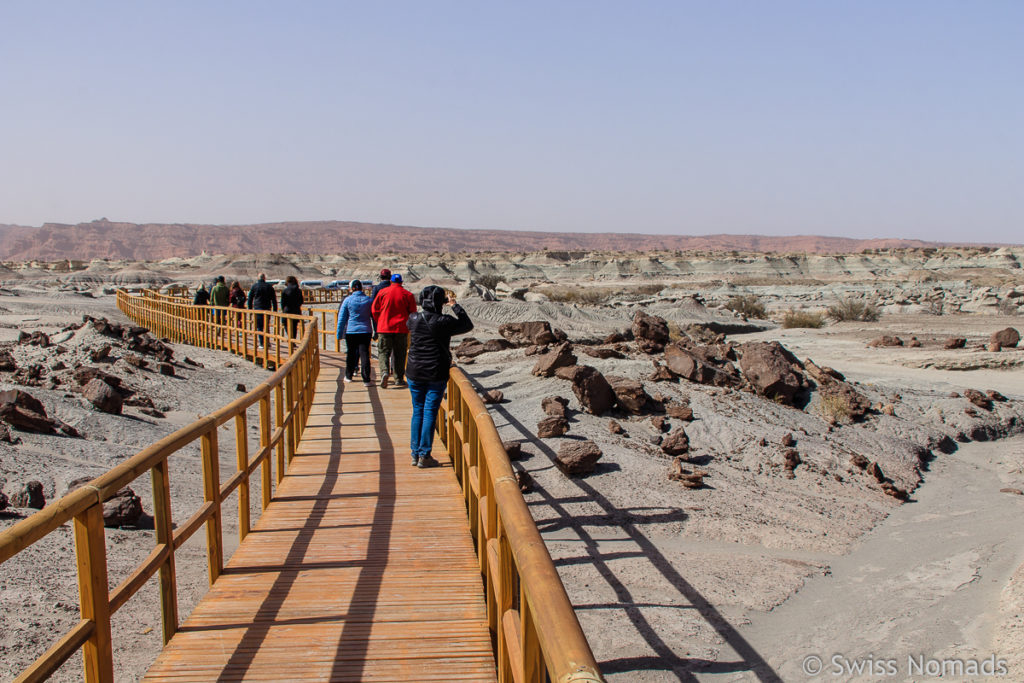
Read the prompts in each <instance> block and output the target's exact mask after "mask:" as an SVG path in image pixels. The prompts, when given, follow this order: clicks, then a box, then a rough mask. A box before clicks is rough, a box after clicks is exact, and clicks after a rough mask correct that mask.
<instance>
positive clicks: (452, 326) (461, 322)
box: [405, 285, 473, 382]
mask: <svg viewBox="0 0 1024 683" xmlns="http://www.w3.org/2000/svg"><path fill="white" fill-rule="evenodd" d="M445 299H446V297H445V293H444V290H443V289H441V288H440V287H435V286H433V285H431V286H429V287H427V288H425V289H424V290H423V291H422V292H420V307H421V308H422V309H423V310H422V311H419V312H417V313H413V314H412V315H410V316H409V335H410V337H409V359H408V361H407V363H406V366H405V376H406V377H408V378H409V379H411V380H412V381H413V382H440V381H441V380H445V379H448V369H449V368H451V366H452V352H451V349H450V348H449V346H451V342H452V336H453V335H456V334H465V333H466V332H469V331H470V330H472V329H473V321H471V320H470V319H469V316H468V315H467V314H466V311H464V310H463V309H462V306H459V305H458V304H454V305H453V306H452V312H454V313H455V317H453V316H450V315H444V314H442V313H441V310H442V309H443V308H444V302H445Z"/></svg>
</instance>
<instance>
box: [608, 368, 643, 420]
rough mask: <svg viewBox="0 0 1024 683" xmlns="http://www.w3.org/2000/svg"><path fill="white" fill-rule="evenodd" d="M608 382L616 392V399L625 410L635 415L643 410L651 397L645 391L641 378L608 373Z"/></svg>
mask: <svg viewBox="0 0 1024 683" xmlns="http://www.w3.org/2000/svg"><path fill="white" fill-rule="evenodd" d="M607 380H608V384H610V385H611V387H612V391H614V392H615V400H616V402H617V403H618V404H619V407H621V408H622V409H623V410H625V411H626V412H629V413H633V414H634V415H639V414H640V413H642V412H643V410H644V407H645V406H646V405H647V403H648V401H650V400H651V397H650V396H649V395H648V394H647V392H646V391H644V385H643V383H642V382H640V381H639V380H635V379H630V378H628V377H620V376H618V375H608V377H607Z"/></svg>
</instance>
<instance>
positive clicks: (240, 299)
mask: <svg viewBox="0 0 1024 683" xmlns="http://www.w3.org/2000/svg"><path fill="white" fill-rule="evenodd" d="M229 295H230V296H229V299H228V300H229V301H230V302H231V306H232V307H234V308H245V292H243V291H242V290H241V288H239V289H232V290H231V291H230V292H229Z"/></svg>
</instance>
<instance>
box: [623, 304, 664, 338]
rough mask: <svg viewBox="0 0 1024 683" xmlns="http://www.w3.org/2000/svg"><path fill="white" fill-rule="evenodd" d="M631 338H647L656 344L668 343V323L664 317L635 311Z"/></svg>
mask: <svg viewBox="0 0 1024 683" xmlns="http://www.w3.org/2000/svg"><path fill="white" fill-rule="evenodd" d="M631 329H632V332H633V338H634V339H636V340H637V341H640V340H641V339H647V340H649V341H652V342H655V343H658V344H667V343H668V338H669V334H668V323H667V322H665V319H664V318H660V317H658V316H656V315H650V314H648V313H645V312H644V311H637V312H636V313H635V314H634V315H633V325H632V328H631Z"/></svg>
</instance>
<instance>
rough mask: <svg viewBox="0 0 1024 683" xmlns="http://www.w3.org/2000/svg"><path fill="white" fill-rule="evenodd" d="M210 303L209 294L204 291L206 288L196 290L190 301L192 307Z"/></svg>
mask: <svg viewBox="0 0 1024 683" xmlns="http://www.w3.org/2000/svg"><path fill="white" fill-rule="evenodd" d="M208 303H210V293H209V292H208V291H206V288H205V287H203V288H202V289H198V290H196V296H195V298H194V299H192V305H193V306H205V305H206V304H208Z"/></svg>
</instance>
